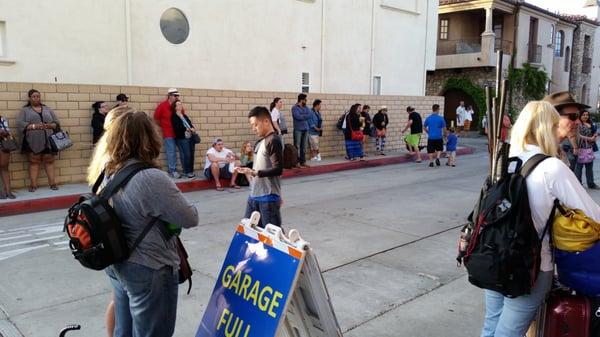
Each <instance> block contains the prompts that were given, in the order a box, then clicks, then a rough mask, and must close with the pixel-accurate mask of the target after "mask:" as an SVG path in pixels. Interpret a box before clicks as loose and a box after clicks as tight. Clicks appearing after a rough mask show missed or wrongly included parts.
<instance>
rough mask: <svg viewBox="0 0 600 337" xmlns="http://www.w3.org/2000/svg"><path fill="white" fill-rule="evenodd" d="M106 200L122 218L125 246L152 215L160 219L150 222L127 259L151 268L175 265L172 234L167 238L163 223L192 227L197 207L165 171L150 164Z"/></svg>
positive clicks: (194, 223)
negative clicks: (147, 229)
mask: <svg viewBox="0 0 600 337" xmlns="http://www.w3.org/2000/svg"><path fill="white" fill-rule="evenodd" d="M110 179H111V177H108V178H107V179H105V183H106V182H107V181H110ZM110 201H111V204H112V206H113V208H114V209H115V212H116V213H117V215H118V216H119V219H121V221H122V222H123V229H124V233H125V237H126V238H127V243H128V244H129V246H132V245H133V242H134V241H135V240H136V238H137V237H138V236H139V235H140V233H141V232H142V230H143V229H144V227H146V225H147V224H148V223H150V221H151V220H152V219H153V218H154V217H158V218H159V219H160V220H162V221H164V222H161V221H158V222H156V223H155V224H154V226H153V227H152V229H151V230H150V231H149V232H148V234H147V235H146V237H145V238H144V239H143V240H142V242H140V244H139V245H138V247H137V248H136V250H135V251H134V252H133V253H132V254H131V256H130V257H129V260H128V261H129V262H133V263H137V264H141V265H143V266H146V267H149V268H152V269H160V268H162V267H164V266H171V267H174V268H178V267H179V256H178V255H177V250H176V248H175V236H172V237H170V238H169V239H167V238H166V236H165V233H166V232H165V231H164V226H165V223H170V224H175V225H177V226H179V227H180V228H190V227H195V226H197V225H198V210H197V209H196V207H195V206H194V205H192V204H191V203H190V202H189V201H188V200H187V199H186V198H185V197H184V195H183V193H181V191H180V190H179V189H178V188H177V186H176V185H175V183H174V182H173V181H172V180H171V178H169V177H168V176H167V174H166V173H165V172H163V171H161V170H159V169H154V168H152V169H146V170H143V171H140V172H138V173H137V174H136V175H135V176H133V178H131V180H130V181H129V182H128V183H127V185H125V187H124V188H122V189H120V190H119V191H118V192H117V193H115V194H114V195H113V196H112V198H111V199H110ZM160 226H162V227H163V230H161V229H160V228H159V227H160Z"/></svg>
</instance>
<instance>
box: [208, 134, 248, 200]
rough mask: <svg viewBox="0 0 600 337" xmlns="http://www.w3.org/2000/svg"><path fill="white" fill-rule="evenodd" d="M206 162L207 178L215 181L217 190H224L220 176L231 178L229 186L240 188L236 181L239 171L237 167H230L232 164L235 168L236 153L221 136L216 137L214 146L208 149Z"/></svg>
mask: <svg viewBox="0 0 600 337" xmlns="http://www.w3.org/2000/svg"><path fill="white" fill-rule="evenodd" d="M204 163H205V164H204V175H205V176H206V179H208V180H211V179H212V180H214V181H215V186H216V187H217V191H223V187H222V186H221V181H220V180H219V178H223V179H231V181H230V183H229V187H231V188H236V189H239V188H240V187H239V186H238V185H236V183H235V179H236V178H237V175H238V172H237V171H235V169H230V166H231V165H233V166H234V168H235V165H236V160H235V154H234V153H233V152H232V151H231V150H230V149H228V148H226V147H225V145H224V144H223V140H222V139H221V138H215V140H214V141H213V144H212V147H211V148H209V149H208V151H206V158H204Z"/></svg>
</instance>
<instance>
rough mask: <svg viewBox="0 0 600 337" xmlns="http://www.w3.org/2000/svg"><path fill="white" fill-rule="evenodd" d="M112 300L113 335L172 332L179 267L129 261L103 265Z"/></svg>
mask: <svg viewBox="0 0 600 337" xmlns="http://www.w3.org/2000/svg"><path fill="white" fill-rule="evenodd" d="M106 274H107V275H108V277H109V280H110V283H111V284H112V286H113V293H114V295H113V296H114V302H115V330H114V337H131V336H136V337H151V336H167V337H168V336H172V335H173V332H174V331H175V319H176V317H177V291H178V286H179V275H178V271H177V270H174V268H172V267H170V266H164V267H162V268H161V269H158V270H155V269H152V268H149V267H146V266H142V265H140V264H137V263H132V262H127V261H125V262H121V263H116V264H114V265H112V266H109V267H108V268H106Z"/></svg>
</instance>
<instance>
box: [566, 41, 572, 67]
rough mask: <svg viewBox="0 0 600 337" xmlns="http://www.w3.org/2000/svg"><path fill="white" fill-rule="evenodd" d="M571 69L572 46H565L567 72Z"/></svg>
mask: <svg viewBox="0 0 600 337" xmlns="http://www.w3.org/2000/svg"><path fill="white" fill-rule="evenodd" d="M570 70H571V47H569V46H567V48H565V72H569V71H570Z"/></svg>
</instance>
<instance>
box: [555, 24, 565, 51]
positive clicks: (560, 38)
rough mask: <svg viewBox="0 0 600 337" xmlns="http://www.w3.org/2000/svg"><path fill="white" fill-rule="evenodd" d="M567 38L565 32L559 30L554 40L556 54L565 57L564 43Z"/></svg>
mask: <svg viewBox="0 0 600 337" xmlns="http://www.w3.org/2000/svg"><path fill="white" fill-rule="evenodd" d="M564 40H565V32H563V31H562V30H559V31H558V33H557V34H556V39H555V42H554V56H556V57H563V43H564Z"/></svg>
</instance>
